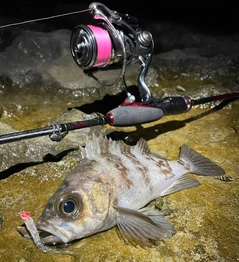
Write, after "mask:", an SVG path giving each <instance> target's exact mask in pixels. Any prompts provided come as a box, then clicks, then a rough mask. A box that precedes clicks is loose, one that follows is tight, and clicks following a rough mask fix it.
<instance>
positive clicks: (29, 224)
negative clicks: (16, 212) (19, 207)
mask: <svg viewBox="0 0 239 262" xmlns="http://www.w3.org/2000/svg"><path fill="white" fill-rule="evenodd" d="M20 216H21V218H22V219H23V220H24V223H25V225H26V227H27V229H28V231H29V233H30V235H31V237H32V239H33V242H34V244H35V245H36V247H38V248H39V249H41V250H42V251H43V252H49V251H50V250H49V248H48V247H46V246H45V245H44V244H43V242H42V241H41V238H40V236H39V233H38V230H37V228H36V226H35V223H34V221H33V219H32V218H31V217H30V212H27V211H22V212H21V213H20Z"/></svg>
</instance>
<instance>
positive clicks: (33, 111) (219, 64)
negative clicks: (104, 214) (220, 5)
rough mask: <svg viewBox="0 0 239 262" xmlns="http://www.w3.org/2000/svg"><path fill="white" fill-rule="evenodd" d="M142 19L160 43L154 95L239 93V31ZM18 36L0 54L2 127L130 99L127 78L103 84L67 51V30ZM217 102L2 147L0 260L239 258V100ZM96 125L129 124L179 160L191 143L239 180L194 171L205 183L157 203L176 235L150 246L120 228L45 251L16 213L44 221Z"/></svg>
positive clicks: (44, 122) (69, 116)
mask: <svg viewBox="0 0 239 262" xmlns="http://www.w3.org/2000/svg"><path fill="white" fill-rule="evenodd" d="M145 26H146V27H148V30H149V29H150V31H152V33H153V34H154V36H155V45H156V46H157V48H156V51H155V54H154V56H153V61H152V65H151V67H150V69H149V72H148V75H147V78H146V81H147V83H148V85H149V87H150V89H151V90H152V93H153V95H154V96H155V97H158V98H160V97H165V96H190V97H192V98H194V99H197V98H202V97H207V96H212V95H218V94H224V93H231V92H239V86H238V72H239V71H238V69H239V52H238V51H239V50H238V49H239V45H238V40H239V36H238V35H236V34H233V35H230V36H228V35H208V34H203V33H201V32H195V31H192V30H191V29H190V28H187V27H185V26H182V27H179V26H178V25H175V24H167V23H155V22H154V23H147V24H145ZM175 32H177V34H175ZM9 34H10V35H11V32H9ZM12 34H14V35H12V41H11V42H10V43H8V45H7V47H6V48H5V49H4V50H2V51H1V56H0V64H1V69H0V134H1V135H2V134H6V133H11V132H16V131H20V130H30V129H34V128H41V127H45V126H49V125H51V124H52V123H68V122H72V121H77V120H81V119H89V118H91V117H94V116H95V114H94V112H97V111H98V112H100V113H106V112H107V111H109V110H110V109H111V108H114V107H116V106H118V105H119V104H120V103H121V102H122V101H123V98H124V95H122V87H121V86H120V85H117V86H114V87H112V88H104V87H102V86H99V85H98V84H97V83H96V82H95V81H93V80H92V79H91V78H88V77H86V76H84V75H83V73H82V71H81V70H80V69H79V68H78V67H77V66H76V65H75V64H74V61H73V60H72V58H71V56H70V52H69V50H68V47H69V46H68V41H69V36H70V31H68V30H58V31H53V32H52V33H51V32H50V33H47V34H46V33H44V32H31V31H30V32H29V31H26V32H25V31H24V32H18V33H17V35H16V32H15V31H13V33H12ZM52 46H54V48H53V47H52ZM158 47H159V48H158ZM36 50H38V52H37V51H36ZM137 72H138V64H136V65H133V66H132V67H130V68H129V69H128V70H127V73H128V75H127V82H128V84H129V85H134V84H135V83H136V78H137ZM117 74H118V72H112V73H111V72H110V74H108V73H106V77H108V76H109V75H110V77H112V79H113V78H115V77H117ZM112 79H110V80H112ZM217 104H218V103H216V102H214V103H208V104H206V105H203V106H197V107H193V108H192V109H191V110H190V111H189V112H187V113H184V114H181V115H174V116H165V117H163V118H162V119H160V120H158V121H155V122H153V123H148V124H143V125H140V126H135V127H121V128H119V127H110V126H108V125H106V126H99V127H91V128H85V129H80V130H75V131H71V132H70V133H69V134H68V135H67V136H66V137H65V138H64V139H62V140H61V141H60V142H53V141H51V140H50V139H49V137H48V136H43V137H40V138H33V139H28V140H23V141H18V142H13V143H7V144H3V145H0V148H1V151H0V179H1V180H0V261H39V262H41V261H62V262H68V261H150V262H151V261H160V262H161V261H162V262H164V261H167V262H168V261H177V262H178V261H179V262H180V261H182V262H185V261H222V262H227V261H229V262H230V261H237V260H238V259H239V251H238V242H239V222H238V221H239V219H238V218H239V211H238V201H239V187H238V186H239V179H238V178H239V177H238V170H239V135H238V132H239V102H238V101H233V102H231V103H229V104H227V105H226V106H225V107H224V108H223V109H220V110H215V111H210V110H211V108H212V107H213V106H215V105H217ZM93 132H94V133H104V134H106V133H107V134H108V133H111V132H125V133H126V134H127V135H128V136H129V137H130V138H131V139H132V140H133V141H135V142H136V141H137V140H138V139H139V138H140V137H144V138H145V139H146V140H147V141H148V144H149V147H150V149H151V151H152V152H155V153H158V154H160V155H161V156H163V157H165V158H168V159H177V158H178V154H179V148H180V146H181V145H182V144H184V143H185V144H187V145H189V146H190V147H192V148H194V149H195V150H197V151H198V152H200V153H201V154H203V155H205V156H206V157H208V158H210V159H211V160H213V161H214V162H216V163H217V164H218V165H220V166H221V167H222V168H224V169H225V171H226V175H228V176H230V177H232V178H233V181H231V182H223V181H220V180H218V179H215V178H212V177H199V176H197V177H196V176H194V178H196V179H198V180H199V181H200V182H201V184H202V185H201V186H200V187H198V188H194V189H190V190H185V191H182V192H178V193H175V194H172V195H170V196H167V197H165V198H164V199H163V204H162V203H161V205H160V206H162V208H163V209H165V210H170V212H168V214H167V218H168V219H169V220H170V222H171V223H172V224H173V225H174V227H175V229H176V230H177V233H176V235H174V236H173V237H172V238H171V239H163V240H159V241H157V242H156V243H153V244H152V245H151V246H142V245H139V244H134V243H126V242H125V241H124V240H123V239H122V238H121V236H120V235H119V234H118V231H117V228H113V229H111V230H109V231H106V232H103V233H100V234H96V235H94V236H91V237H88V238H85V239H82V240H79V241H77V242H76V243H74V244H71V245H68V246H65V247H61V248H56V249H54V248H53V249H54V252H50V253H43V252H42V251H40V250H38V249H37V248H36V246H35V245H34V243H33V242H32V241H31V240H29V239H25V238H23V237H22V236H21V235H20V234H19V232H18V231H17V227H18V226H20V225H22V224H23V221H22V220H21V218H20V216H19V213H20V212H21V211H23V210H27V211H30V213H31V216H32V217H33V219H34V220H35V221H37V219H38V217H39V216H40V214H41V212H42V211H43V209H44V207H45V204H46V202H47V200H48V199H49V198H50V197H51V195H52V194H53V193H54V192H55V190H56V189H57V187H58V186H59V184H60V183H61V182H62V180H63V179H64V177H65V176H66V175H67V174H68V173H69V172H70V171H71V170H72V168H73V167H75V166H76V165H77V164H78V163H79V158H78V150H77V148H78V147H79V146H80V145H82V144H83V143H84V141H85V139H86V136H87V135H89V134H92V133H93ZM69 252H71V254H69Z"/></svg>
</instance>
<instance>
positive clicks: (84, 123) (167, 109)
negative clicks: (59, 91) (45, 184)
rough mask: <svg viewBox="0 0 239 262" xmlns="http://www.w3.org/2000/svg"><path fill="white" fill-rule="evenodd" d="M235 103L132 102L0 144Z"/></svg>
mask: <svg viewBox="0 0 239 262" xmlns="http://www.w3.org/2000/svg"><path fill="white" fill-rule="evenodd" d="M235 99H239V92H238V93H237V92H236V93H230V94H224V95H218V96H211V97H206V98H200V99H192V98H190V97H187V96H185V97H166V98H163V99H155V100H152V102H151V103H150V104H142V103H138V102H134V103H131V104H127V105H122V106H119V107H117V108H114V109H112V110H111V111H109V112H108V113H107V114H106V115H105V116H103V115H98V116H97V117H95V118H92V119H86V120H80V121H75V122H71V123H64V124H53V125H51V126H48V127H43V128H37V129H32V130H26V131H20V132H15V133H10V134H4V135H0V144H6V143H10V142H16V141H19V140H23V139H29V138H34V137H40V136H45V135H49V137H50V139H51V140H52V141H57V142H58V141H60V140H62V139H63V138H64V137H65V136H66V135H67V134H68V132H69V131H72V130H76V129H81V128H86V127H91V126H97V125H106V124H109V125H111V126H134V125H139V124H145V123H149V122H153V121H156V120H159V119H160V118H162V117H163V116H167V115H175V114H181V113H186V112H188V111H189V110H190V109H191V108H192V107H193V106H196V105H200V104H205V103H208V102H212V101H219V100H222V101H227V100H228V101H229V100H235Z"/></svg>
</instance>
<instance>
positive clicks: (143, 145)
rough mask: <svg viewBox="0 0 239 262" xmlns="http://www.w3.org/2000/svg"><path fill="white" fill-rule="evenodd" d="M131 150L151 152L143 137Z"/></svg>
mask: <svg viewBox="0 0 239 262" xmlns="http://www.w3.org/2000/svg"><path fill="white" fill-rule="evenodd" d="M132 150H139V151H140V152H141V153H145V154H151V151H150V149H149V146H148V144H147V142H146V140H145V139H144V138H140V139H139V141H138V142H137V144H136V145H135V146H134V148H133V149H132Z"/></svg>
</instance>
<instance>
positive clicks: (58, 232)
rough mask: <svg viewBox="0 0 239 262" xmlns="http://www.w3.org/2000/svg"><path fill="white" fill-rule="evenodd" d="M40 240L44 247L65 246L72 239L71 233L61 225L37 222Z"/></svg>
mask: <svg viewBox="0 0 239 262" xmlns="http://www.w3.org/2000/svg"><path fill="white" fill-rule="evenodd" d="M37 229H38V230H39V235H40V238H41V240H42V242H43V244H45V245H56V244H67V243H68V242H70V241H71V239H72V236H73V234H72V232H70V231H69V230H66V229H65V228H64V227H63V226H61V225H54V224H52V223H49V222H43V221H39V222H38V223H37Z"/></svg>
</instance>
